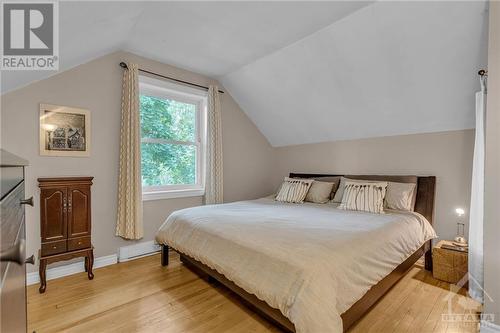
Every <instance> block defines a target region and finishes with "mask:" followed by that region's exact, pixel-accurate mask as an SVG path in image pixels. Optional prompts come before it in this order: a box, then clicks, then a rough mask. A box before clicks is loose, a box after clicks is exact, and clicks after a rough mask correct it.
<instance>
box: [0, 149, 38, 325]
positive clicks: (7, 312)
mask: <svg viewBox="0 0 500 333" xmlns="http://www.w3.org/2000/svg"><path fill="white" fill-rule="evenodd" d="M27 165H28V162H27V161H26V160H24V159H22V158H19V157H17V156H15V155H13V154H10V153H8V152H6V151H5V150H2V149H0V198H1V199H0V215H1V216H0V230H1V242H0V304H1V306H0V312H1V316H0V331H1V332H26V329H27V327H26V323H27V322H26V264H28V263H29V264H34V263H35V261H34V256H33V255H32V256H31V257H29V258H27V259H26V253H25V241H26V232H25V224H24V210H25V205H31V206H33V197H31V198H29V199H25V193H24V169H25V167H26V166H27Z"/></svg>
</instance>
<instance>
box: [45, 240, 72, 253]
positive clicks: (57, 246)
mask: <svg viewBox="0 0 500 333" xmlns="http://www.w3.org/2000/svg"><path fill="white" fill-rule="evenodd" d="M62 252H66V240H63V241H57V242H50V243H42V256H49V255H51V254H58V253H62Z"/></svg>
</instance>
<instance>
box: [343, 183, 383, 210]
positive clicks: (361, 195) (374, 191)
mask: <svg viewBox="0 0 500 333" xmlns="http://www.w3.org/2000/svg"><path fill="white" fill-rule="evenodd" d="M386 188H387V182H377V183H373V182H363V183H362V182H351V181H346V182H345V187H344V195H343V196H342V203H341V204H340V205H339V208H340V209H346V210H358V211H365V212H370V213H377V214H382V213H383V212H384V198H385V192H386Z"/></svg>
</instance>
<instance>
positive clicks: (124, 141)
mask: <svg viewBox="0 0 500 333" xmlns="http://www.w3.org/2000/svg"><path fill="white" fill-rule="evenodd" d="M127 66H128V69H125V70H124V72H123V91H122V117H121V133H120V169H119V174H118V218H117V221H116V235H117V236H120V237H123V238H126V239H140V238H142V236H143V226H142V184H141V128H140V119H139V74H138V65H137V64H130V63H129V64H127Z"/></svg>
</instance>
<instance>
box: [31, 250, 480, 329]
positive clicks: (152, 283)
mask: <svg viewBox="0 0 500 333" xmlns="http://www.w3.org/2000/svg"><path fill="white" fill-rule="evenodd" d="M448 291H449V285H448V284H447V283H444V282H441V281H437V280H435V279H433V278H432V275H431V274H430V273H428V272H426V271H425V270H423V269H422V268H421V267H418V266H415V267H414V268H412V269H411V271H410V272H409V273H408V274H407V275H406V276H405V277H404V278H403V279H402V280H401V281H400V282H399V283H398V284H396V285H395V286H394V287H393V288H392V289H391V290H390V291H389V293H388V294H387V295H385V296H384V297H383V298H382V299H381V300H380V301H379V302H377V304H376V305H375V306H374V307H373V308H372V309H371V311H370V312H369V313H368V314H367V315H366V316H365V317H363V318H362V319H361V320H360V321H359V322H358V323H357V324H356V325H355V326H354V327H352V328H351V329H350V331H349V332H350V333H365V332H375V333H378V332H424V333H425V332H429V333H431V332H453V333H454V332H457V333H459V332H477V331H478V330H477V322H473V323H454V322H444V321H442V314H443V313H447V311H448V301H447V298H446V296H447V295H448ZM450 307H451V310H452V312H454V313H465V312H467V311H468V312H472V313H474V312H475V311H478V310H479V309H480V308H479V306H478V305H477V304H475V303H471V301H470V299H469V298H467V297H466V296H464V295H455V296H454V297H453V298H452V299H451V301H450ZM28 326H29V327H28V332H33V331H36V332H38V333H42V332H82V333H83V332H120V333H123V332H166V333H178V332H195V333H198V332H199V333H205V332H256V333H261V332H262V333H264V332H281V330H280V329H279V328H278V327H276V326H274V325H273V324H272V323H271V322H269V321H267V320H265V319H263V318H262V317H261V316H259V315H257V314H256V313H255V312H254V311H252V310H251V309H250V308H249V307H247V306H246V305H245V304H244V303H242V302H241V301H240V299H239V298H237V297H236V296H234V295H233V294H232V293H231V292H229V291H228V290H226V289H225V288H224V287H222V286H220V285H218V284H211V283H208V282H207V281H205V280H203V279H201V278H199V277H198V276H197V275H196V274H194V273H193V272H192V271H190V270H189V269H187V268H186V267H184V265H182V264H181V263H180V261H179V257H178V255H176V254H174V253H173V254H172V255H171V263H170V265H169V266H168V267H161V266H160V258H159V255H153V256H149V257H146V258H141V259H137V260H134V261H129V262H126V263H120V264H117V265H112V266H107V267H103V268H99V269H96V270H95V278H94V280H92V281H89V280H87V279H86V274H84V273H82V274H76V275H72V276H68V277H64V278H60V279H56V280H51V281H49V282H48V286H47V291H46V292H45V294H39V293H38V286H36V285H33V286H29V287H28Z"/></svg>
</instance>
